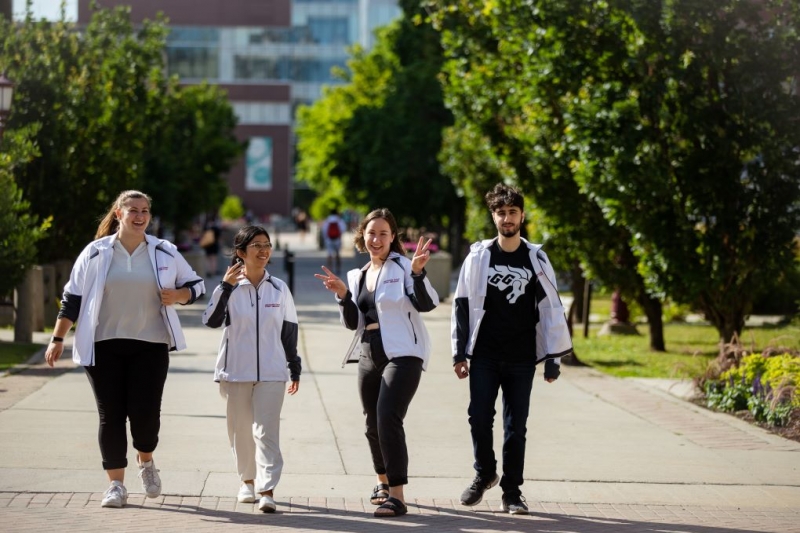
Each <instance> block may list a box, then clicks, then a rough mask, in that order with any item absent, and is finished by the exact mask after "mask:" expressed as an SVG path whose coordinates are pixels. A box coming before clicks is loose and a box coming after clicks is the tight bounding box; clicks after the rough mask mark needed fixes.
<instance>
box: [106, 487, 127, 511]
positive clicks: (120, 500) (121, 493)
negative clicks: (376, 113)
mask: <svg viewBox="0 0 800 533" xmlns="http://www.w3.org/2000/svg"><path fill="white" fill-rule="evenodd" d="M127 503H128V490H127V489H126V488H125V485H123V484H122V482H121V481H112V482H111V486H110V487H108V489H106V491H105V492H104V493H103V501H101V502H100V507H114V508H117V509H119V508H120V507H123V506H124V505H125V504H127Z"/></svg>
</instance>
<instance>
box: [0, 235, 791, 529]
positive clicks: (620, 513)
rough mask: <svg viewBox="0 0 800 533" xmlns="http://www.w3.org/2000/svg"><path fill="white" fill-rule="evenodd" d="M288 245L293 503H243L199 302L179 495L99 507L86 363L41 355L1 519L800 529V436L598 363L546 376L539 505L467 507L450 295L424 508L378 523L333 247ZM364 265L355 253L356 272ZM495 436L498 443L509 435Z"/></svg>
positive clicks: (5, 436)
mask: <svg viewBox="0 0 800 533" xmlns="http://www.w3.org/2000/svg"><path fill="white" fill-rule="evenodd" d="M281 240H282V242H283V243H284V246H285V245H286V244H289V245H290V247H291V248H292V249H293V250H295V251H296V252H297V257H298V262H297V274H296V275H297V277H296V280H295V297H296V300H297V303H298V310H299V313H300V317H301V337H300V343H301V346H300V348H301V355H302V357H303V365H304V372H303V377H302V381H301V387H300V392H299V393H298V394H297V396H295V397H289V398H287V399H286V402H285V404H284V410H283V415H282V436H281V438H282V448H283V451H284V454H285V462H286V467H285V469H284V474H283V478H282V481H281V484H280V486H279V487H278V489H277V491H276V499H277V501H278V511H279V512H278V513H276V514H275V515H263V514H261V513H259V512H257V510H255V509H254V507H253V506H252V505H241V504H237V503H236V502H235V499H234V497H233V496H234V495H235V493H236V490H237V488H238V487H237V486H238V483H237V479H236V475H235V473H234V467H233V460H232V458H231V454H230V451H229V448H228V444H227V436H226V430H225V419H224V403H223V401H222V399H221V398H220V397H219V395H218V392H217V387H216V385H215V384H214V383H213V382H212V381H211V376H212V374H211V372H212V369H213V365H214V359H215V354H216V351H217V345H218V342H219V337H220V333H219V331H216V330H210V329H207V328H203V327H202V326H201V324H200V315H201V313H202V310H203V307H204V306H203V305H202V304H195V305H193V306H189V307H187V308H184V309H182V310H181V315H182V321H183V324H184V326H185V330H186V334H187V339H188V342H189V349H188V350H186V351H185V352H181V353H178V354H175V355H174V356H173V358H172V361H171V368H170V375H169V378H168V381H167V387H166V392H165V397H164V405H163V415H162V433H161V443H160V444H159V448H158V450H157V452H156V461H157V463H158V467H159V468H160V470H161V476H162V479H163V483H164V491H165V495H164V496H162V497H160V498H156V499H153V500H146V499H145V498H144V497H143V496H142V495H141V492H140V491H141V489H140V487H139V485H138V479H137V478H136V472H135V470H134V469H132V468H129V470H128V472H127V486H128V487H129V490H131V492H132V495H131V498H130V500H129V504H128V506H127V507H126V508H125V509H122V510H110V509H102V508H100V506H99V499H100V498H101V494H102V491H103V490H104V489H105V487H106V480H105V476H104V474H103V472H102V470H101V468H100V458H99V452H98V449H97V442H96V431H97V428H96V424H97V414H96V411H95V407H94V402H93V398H92V394H91V391H90V388H89V386H88V383H87V382H86V378H85V376H84V375H83V371H82V370H81V369H79V368H75V367H74V366H73V365H72V363H71V362H68V361H63V362H60V363H59V365H58V368H57V369H56V370H55V371H54V370H50V369H44V368H42V365H31V366H30V367H29V368H28V369H27V370H25V371H23V372H19V373H16V374H12V375H10V376H6V377H3V378H0V524H2V526H0V529H2V530H3V531H39V530H53V529H57V530H59V531H109V530H116V529H124V530H134V531H149V530H154V529H162V530H192V531H195V530H215V531H217V530H229V529H236V530H247V529H255V528H263V527H264V526H265V525H266V526H268V527H269V530H270V531H284V530H286V531H289V530H292V531H336V532H360V531H374V530H375V529H376V527H378V526H377V525H378V524H380V527H381V528H382V529H384V530H388V531H398V532H399V531H405V530H408V529H409V528H416V527H419V526H422V527H431V528H433V529H432V531H465V532H467V531H486V532H493V531H507V532H512V531H513V532H516V531H535V532H546V531H547V532H552V531H557V532H572V531H575V532H602V533H611V532H615V533H616V532H644V531H665V532H666V531H670V532H677V531H681V532H692V533H712V532H713V533H717V532H725V531H775V532H778V531H780V532H790V531H795V532H800V445H799V444H798V443H795V442H793V441H788V440H785V439H782V438H780V437H777V436H774V435H772V434H770V433H767V432H765V431H762V430H760V429H758V428H754V427H752V426H750V425H748V424H746V423H744V422H741V421H739V420H737V419H735V418H733V417H730V416H727V415H722V414H717V413H711V412H708V411H706V410H704V409H701V408H699V407H697V406H694V405H692V404H690V403H687V402H684V401H682V400H680V399H678V398H676V397H675V396H673V395H672V394H670V393H668V392H665V391H664V390H662V387H660V386H661V385H663V381H652V380H633V379H627V380H625V379H617V378H613V377H609V376H606V375H603V374H600V373H598V372H595V371H593V370H590V369H575V368H566V369H565V371H564V373H563V374H562V377H561V379H559V380H558V381H557V382H556V383H554V384H546V383H545V382H544V381H543V380H541V378H538V377H537V379H536V380H535V383H534V390H533V394H532V401H531V406H532V410H531V418H530V421H529V430H528V431H529V432H528V437H529V438H528V454H527V459H528V460H527V465H526V472H525V474H526V476H525V484H524V485H523V487H522V488H523V492H524V494H525V496H526V497H527V499H528V502H529V505H530V507H531V511H532V514H531V515H530V516H528V517H511V516H508V515H505V514H503V513H502V512H501V511H500V509H499V504H500V502H499V499H500V496H501V494H500V491H499V489H497V488H495V489H493V490H491V491H489V492H488V493H487V497H486V499H485V500H484V502H483V503H482V504H480V505H479V506H477V507H476V508H465V507H462V506H461V505H459V504H458V501H457V498H458V495H459V494H460V493H461V491H462V490H463V488H464V487H465V486H466V485H467V484H468V483H469V481H470V479H471V477H472V469H471V463H472V458H471V445H470V438H469V426H468V424H467V420H466V405H467V400H468V391H467V387H466V383H465V382H463V381H459V380H457V379H456V378H455V376H454V375H453V372H452V369H451V365H450V357H449V351H450V350H449V313H450V305H449V302H445V303H444V304H443V305H441V306H440V308H438V309H437V310H435V311H434V312H433V313H431V314H429V315H428V316H427V317H426V324H427V325H428V328H429V330H430V332H431V336H432V338H433V342H434V355H433V358H432V360H431V363H430V365H429V369H428V371H427V372H426V373H425V375H424V376H423V379H422V383H421V385H420V389H419V392H418V393H417V396H416V398H415V400H414V402H413V403H412V404H411V408H410V410H409V413H408V417H407V420H406V430H407V434H408V442H409V447H410V450H409V453H410V483H409V485H408V486H407V488H406V495H407V497H408V498H409V503H410V512H409V516H406V517H403V518H401V519H397V520H388V519H380V520H379V519H375V518H373V517H372V514H371V512H372V510H373V507H372V506H370V505H369V502H368V499H367V496H368V494H369V492H370V490H371V487H372V485H373V484H374V476H373V474H372V472H371V464H370V460H369V454H368V452H367V446H366V442H365V439H364V436H363V420H362V415H361V412H360V408H359V402H358V396H357V392H356V372H355V368H354V367H353V366H352V365H350V366H348V367H347V368H341V359H342V356H343V354H344V350H345V348H346V347H347V345H348V343H349V341H350V339H351V334H350V332H348V331H346V330H345V329H344V328H342V327H341V326H340V325H339V324H338V315H337V310H336V307H335V305H334V304H333V301H332V299H331V297H330V295H329V294H328V293H326V292H325V291H323V290H321V288H320V286H319V284H318V283H317V282H316V281H315V280H314V278H313V277H312V274H313V272H315V271H317V270H318V266H319V265H320V264H322V262H323V261H324V255H323V254H322V253H320V252H318V251H316V250H315V249H313V248H312V245H313V243H311V239H310V238H308V237H307V240H306V242H305V243H300V242H299V240H298V238H297V236H296V235H291V234H289V235H283V236H281ZM362 259H363V257H361V258H359V261H360V260H362ZM354 261H355V259H353V257H352V254H350V253H348V257H347V258H346V259H345V262H346V264H347V266H352V265H354V264H355V262H354ZM282 265H283V262H282V260H281V259H280V257H279V256H278V254H277V253H276V261H275V265H274V266H273V268H272V272H273V274H275V275H277V276H279V277H285V275H284V273H283V271H282ZM213 284H214V281H213V280H212V281H210V282H209V286H210V287H212V286H213ZM5 334H7V333H5ZM0 335H3V333H0ZM656 385H659V386H656ZM496 442H497V444H496V449H498V450H499V449H500V445H501V442H500V435H496ZM131 457H133V455H131Z"/></svg>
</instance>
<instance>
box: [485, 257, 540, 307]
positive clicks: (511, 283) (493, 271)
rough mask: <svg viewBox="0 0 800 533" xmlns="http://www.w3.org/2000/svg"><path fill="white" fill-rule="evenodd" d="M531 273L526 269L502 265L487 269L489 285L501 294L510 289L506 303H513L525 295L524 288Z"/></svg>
mask: <svg viewBox="0 0 800 533" xmlns="http://www.w3.org/2000/svg"><path fill="white" fill-rule="evenodd" d="M532 277H533V273H532V272H531V271H530V270H528V269H527V268H514V267H508V266H504V265H495V266H493V267H490V268H489V285H492V286H494V287H497V289H498V290H500V291H501V292H503V291H505V290H506V289H508V288H509V287H511V291H510V292H509V293H508V294H507V295H506V298H507V299H508V303H511V304H513V303H515V302H516V301H517V299H518V298H519V297H520V296H522V295H523V294H525V287H527V286H528V283H530V281H531V278H532Z"/></svg>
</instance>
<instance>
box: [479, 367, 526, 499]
mask: <svg viewBox="0 0 800 533" xmlns="http://www.w3.org/2000/svg"><path fill="white" fill-rule="evenodd" d="M535 373H536V366H535V364H534V362H533V361H520V362H505V361H495V360H492V359H487V358H473V359H472V363H471V364H470V367H469V393H470V402H469V425H470V429H471V432H472V446H473V451H474V452H475V471H476V472H477V473H478V475H479V476H480V477H481V479H483V480H489V479H491V478H492V477H494V475H495V474H496V473H497V460H496V458H495V454H494V448H493V440H494V439H493V437H492V426H493V425H494V415H495V409H494V404H495V401H496V400H497V393H498V390H500V389H502V391H503V477H502V479H501V480H500V487H501V488H502V489H503V494H505V495H519V494H521V492H520V489H519V487H520V485H522V481H523V470H524V469H525V443H526V438H525V435H526V433H527V432H528V428H527V422H528V412H529V410H530V404H531V389H532V388H533V376H534V374H535Z"/></svg>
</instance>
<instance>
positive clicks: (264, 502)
mask: <svg viewBox="0 0 800 533" xmlns="http://www.w3.org/2000/svg"><path fill="white" fill-rule="evenodd" d="M275 509H277V506H276V505H275V500H274V499H272V496H266V495H264V496H262V497H261V499H260V500H258V510H259V511H261V512H262V513H274V512H275Z"/></svg>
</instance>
